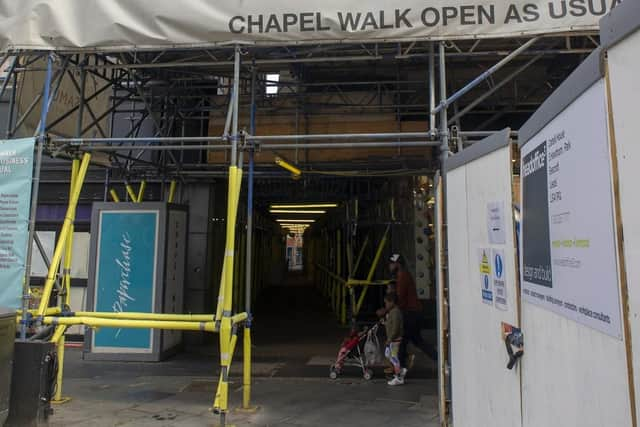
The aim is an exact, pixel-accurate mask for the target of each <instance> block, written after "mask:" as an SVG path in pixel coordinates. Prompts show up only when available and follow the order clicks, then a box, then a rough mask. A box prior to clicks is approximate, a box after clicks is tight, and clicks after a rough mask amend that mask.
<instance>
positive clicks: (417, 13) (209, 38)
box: [0, 0, 620, 50]
mask: <svg viewBox="0 0 640 427" xmlns="http://www.w3.org/2000/svg"><path fill="white" fill-rule="evenodd" d="M619 2H620V0H530V1H528V2H524V1H516V0H511V1H509V0H493V1H492V0H475V2H473V1H472V2H469V1H465V0H434V1H429V2H424V1H418V0H402V1H400V2H388V1H385V0H371V1H367V2H362V1H353V0H346V1H345V0H325V1H323V2H312V1H308V0H299V1H291V0H270V1H264V0H226V1H214V0H202V1H196V0H188V1H175V0H171V1H167V0H119V1H117V2H114V1H113V0H65V1H63V2H61V1H59V0H19V1H17V0H0V21H1V22H2V25H0V50H6V49H50V48H56V49H67V50H69V49H73V50H79V49H91V50H95V49H99V50H119V49H133V48H135V49H161V48H177V47H183V48H186V47H199V46H201V47H206V46H212V45H215V44H219V43H228V42H232V41H245V42H253V43H270V44H281V45H282V44H296V43H318V42H339V41H399V40H416V39H429V38H431V39H462V38H491V37H508V36H522V35H532V34H547V33H556V32H568V31H583V30H595V29H597V26H598V20H599V19H600V18H601V17H602V16H604V15H605V14H606V13H608V12H609V10H611V8H612V7H613V6H615V4H617V3H619Z"/></svg>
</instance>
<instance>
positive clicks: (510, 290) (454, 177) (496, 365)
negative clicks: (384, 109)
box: [446, 136, 521, 427]
mask: <svg viewBox="0 0 640 427" xmlns="http://www.w3.org/2000/svg"><path fill="white" fill-rule="evenodd" d="M505 137H506V136H505ZM478 144H483V142H479V143H478ZM511 169H512V163H511V148H510V146H509V145H507V144H506V140H505V143H504V144H503V147H502V148H499V149H497V150H496V151H493V152H490V153H488V154H485V155H483V156H481V157H478V158H476V159H473V160H472V161H470V162H468V163H466V164H464V165H462V166H459V167H457V168H455V169H452V170H450V171H448V172H447V177H446V179H447V181H446V191H447V202H446V203H447V230H448V233H447V238H448V250H449V251H448V266H449V269H448V271H449V307H450V308H449V309H450V319H451V329H450V340H451V381H452V413H453V425H455V426H456V427H478V426H492V427H516V426H520V423H521V410H520V374H519V372H518V368H515V369H513V370H509V369H507V363H508V361H509V358H508V356H507V351H506V348H505V343H504V341H503V338H502V322H505V323H508V324H510V325H514V326H518V314H517V311H516V307H517V302H516V297H517V295H518V293H517V291H516V289H517V288H516V281H515V277H516V251H515V237H514V223H513V215H511V214H508V215H504V223H505V227H504V228H505V230H506V231H507V232H506V233H505V243H506V244H504V245H492V244H490V236H489V234H490V233H489V230H488V229H487V217H486V216H485V215H484V213H485V212H486V210H487V205H488V204H489V203H491V202H493V201H495V200H502V201H504V206H505V207H507V206H509V207H510V206H512V197H511V191H512V178H511ZM478 212H480V213H482V214H480V215H478V214H477V213H478ZM496 249H497V250H499V251H501V253H502V255H503V257H504V262H503V263H502V265H501V267H500V268H501V271H500V272H501V275H502V276H503V277H504V278H505V281H504V286H505V288H507V291H506V292H505V294H506V295H505V298H506V301H505V303H504V304H502V307H498V308H496V307H495V306H494V305H495V301H494V300H495V296H496V295H495V287H494V284H495V282H494V280H493V274H494V270H495V268H494V267H493V263H492V253H493V252H494V250H496ZM485 282H486V283H487V285H488V287H489V288H491V289H492V290H493V291H492V293H491V301H488V299H489V296H488V294H487V293H486V290H487V289H486V286H485Z"/></svg>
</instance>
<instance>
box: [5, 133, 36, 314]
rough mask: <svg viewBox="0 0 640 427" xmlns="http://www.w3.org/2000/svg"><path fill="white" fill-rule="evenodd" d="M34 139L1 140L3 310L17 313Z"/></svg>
mask: <svg viewBox="0 0 640 427" xmlns="http://www.w3.org/2000/svg"><path fill="white" fill-rule="evenodd" d="M34 146H35V138H25V139H13V140H5V141H1V140H0V306H1V307H9V308H13V309H18V308H20V306H21V296H22V284H23V283H24V274H25V262H26V258H27V240H28V238H29V207H30V206H31V177H32V175H33V148H34Z"/></svg>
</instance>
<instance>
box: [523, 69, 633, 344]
mask: <svg viewBox="0 0 640 427" xmlns="http://www.w3.org/2000/svg"><path fill="white" fill-rule="evenodd" d="M605 106H606V102H605V93H604V86H603V83H602V81H600V82H598V83H596V84H594V86H592V87H591V88H590V89H589V90H587V91H586V92H585V93H584V94H583V95H581V96H580V98H578V99H577V100H575V101H574V102H573V104H571V105H570V106H569V107H567V109H565V110H564V111H563V112H562V113H561V114H560V115H558V116H557V117H556V118H555V119H554V120H553V121H552V122H550V123H549V124H548V125H547V126H546V127H545V128H544V129H542V131H540V132H539V133H538V134H537V135H536V136H535V137H533V138H532V139H531V140H530V141H529V142H527V143H526V145H525V146H524V147H523V149H522V169H521V170H522V172H521V173H522V180H523V187H522V196H523V217H522V219H523V223H522V225H523V227H522V233H523V234H522V238H523V246H522V248H523V251H522V257H523V267H522V274H523V281H522V284H523V294H524V299H525V300H527V301H529V302H532V303H534V304H538V305H540V306H542V307H545V308H547V309H549V310H552V311H554V312H556V313H559V314H561V315H563V316H565V317H568V318H570V319H573V320H575V321H577V322H580V323H582V324H585V325H587V326H590V327H592V328H594V329H597V330H599V331H602V332H605V333H607V334H609V335H612V336H614V337H617V338H621V337H622V335H621V321H620V297H619V282H618V270H617V258H616V247H615V240H614V221H613V211H612V208H611V206H612V203H613V201H612V200H613V199H612V193H611V164H610V154H609V144H608V137H607V112H606V110H605Z"/></svg>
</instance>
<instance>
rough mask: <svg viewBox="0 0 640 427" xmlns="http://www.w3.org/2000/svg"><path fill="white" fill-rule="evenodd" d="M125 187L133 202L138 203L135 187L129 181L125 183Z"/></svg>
mask: <svg viewBox="0 0 640 427" xmlns="http://www.w3.org/2000/svg"><path fill="white" fill-rule="evenodd" d="M124 188H125V189H126V190H127V194H128V195H129V198H130V199H131V201H132V202H133V203H138V196H137V195H136V192H135V191H133V187H132V186H131V184H129V183H128V182H127V183H125V184H124Z"/></svg>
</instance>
